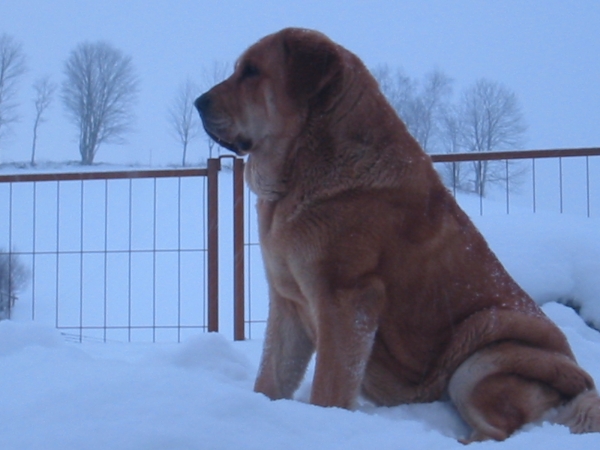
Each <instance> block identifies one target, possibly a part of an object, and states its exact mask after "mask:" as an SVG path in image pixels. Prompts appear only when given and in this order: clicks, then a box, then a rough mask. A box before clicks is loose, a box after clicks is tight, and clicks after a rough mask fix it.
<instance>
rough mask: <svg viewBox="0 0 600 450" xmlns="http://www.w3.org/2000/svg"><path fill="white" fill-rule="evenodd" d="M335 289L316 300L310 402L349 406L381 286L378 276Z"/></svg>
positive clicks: (364, 357) (371, 333) (366, 351)
mask: <svg viewBox="0 0 600 450" xmlns="http://www.w3.org/2000/svg"><path fill="white" fill-rule="evenodd" d="M360 284H361V285H362V287H357V288H353V289H339V290H337V291H336V292H334V293H333V295H332V296H323V297H322V298H320V299H319V301H318V305H319V306H318V318H317V321H318V336H317V359H316V367H315V376H314V381H313V386H312V393H311V403H312V404H315V405H320V406H336V407H340V408H347V409H351V408H352V407H353V406H354V402H355V400H356V397H357V396H358V393H359V391H360V386H361V384H362V380H363V376H364V372H365V367H366V364H367V361H368V359H369V356H370V354H371V348H372V346H373V340H374V337H375V332H376V331H377V325H378V321H379V315H380V313H381V310H382V307H383V304H384V295H385V293H384V287H383V283H381V282H380V281H379V280H377V279H375V280H369V281H368V282H367V283H360Z"/></svg>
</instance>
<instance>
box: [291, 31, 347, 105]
mask: <svg viewBox="0 0 600 450" xmlns="http://www.w3.org/2000/svg"><path fill="white" fill-rule="evenodd" d="M282 35H283V49H284V54H285V61H286V62H285V64H286V72H287V74H286V77H287V91H288V94H289V95H290V97H291V98H293V99H294V100H296V101H298V102H300V103H307V104H308V105H309V106H311V107H316V106H319V105H322V106H324V105H326V104H327V102H328V100H330V99H331V98H332V97H333V96H334V95H335V94H336V93H337V91H338V90H339V86H340V85H341V82H342V72H343V70H342V69H343V66H342V64H343V62H342V55H341V52H340V49H339V47H338V46H337V45H336V44H335V43H333V42H332V41H330V40H329V39H328V38H327V37H326V36H324V35H322V34H321V33H318V32H316V31H311V30H302V29H297V28H288V29H285V30H283V31H282Z"/></svg>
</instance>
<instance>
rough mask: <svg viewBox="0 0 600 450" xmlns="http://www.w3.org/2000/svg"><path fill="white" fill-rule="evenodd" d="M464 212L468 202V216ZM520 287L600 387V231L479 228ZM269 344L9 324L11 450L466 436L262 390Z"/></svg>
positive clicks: (526, 222)
mask: <svg viewBox="0 0 600 450" xmlns="http://www.w3.org/2000/svg"><path fill="white" fill-rule="evenodd" d="M465 206H466V207H467V209H468V204H467V205H465ZM475 220H476V223H477V225H478V226H479V227H480V229H481V230H482V232H483V233H484V234H485V236H486V237H487V238H488V240H489V242H490V244H491V245H492V247H493V248H494V250H495V251H496V253H497V254H498V255H499V257H500V258H501V259H502V261H503V262H504V264H505V265H506V267H507V268H508V269H509V271H510V272H511V273H512V274H513V275H514V276H515V278H516V279H517V280H518V281H519V282H520V283H521V284H522V285H523V286H524V287H525V288H526V289H527V290H528V291H529V292H530V293H531V294H532V295H533V296H534V297H535V298H536V300H537V301H539V302H540V303H545V305H544V310H545V311H546V313H547V314H548V315H549V316H550V317H551V318H552V319H553V320H555V321H556V322H557V323H558V325H559V326H560V327H561V328H562V329H563V331H564V332H565V333H566V334H567V336H568V338H569V341H570V342H571V345H572V346H573V349H574V351H575V353H576V355H577V358H578V360H579V362H580V364H581V365H582V366H583V367H584V368H585V369H587V370H588V371H589V372H590V373H591V374H592V376H593V377H594V378H595V379H596V380H598V381H600V333H599V332H598V331H595V330H594V329H592V328H590V327H588V326H587V325H586V324H585V323H584V321H583V320H582V319H581V318H580V316H578V315H577V314H576V313H575V312H574V311H573V310H572V309H571V308H568V307H566V306H563V305H561V304H558V303H556V302H555V301H554V300H561V301H569V302H571V303H573V304H576V305H577V306H578V307H580V308H581V312H582V314H583V316H584V317H585V319H586V321H588V322H591V323H594V324H595V325H596V326H598V325H600V277H598V274H599V273H600V256H599V255H600V221H599V220H598V219H588V218H575V217H569V216H564V215H562V216H561V215H558V214H537V215H533V214H524V215H519V214H514V215H510V216H506V215H490V216H484V217H475ZM260 352H261V340H260V339H255V340H251V341H246V342H235V343H234V342H231V341H230V340H229V339H228V338H226V337H224V336H223V335H219V334H198V335H195V336H193V337H192V338H189V339H188V340H186V341H184V342H183V343H182V344H121V343H114V342H113V343H106V344H102V343H94V342H84V343H83V344H75V343H70V342H65V339H64V338H63V337H62V336H61V335H60V333H59V332H58V331H56V330H54V329H53V328H51V327H48V326H45V325H39V324H34V323H30V322H1V323H0V383H1V385H2V388H3V389H2V393H3V395H2V401H1V402H0V445H1V448H2V449H44V450H53V449H60V450H64V449H103V450H104V449H107V448H110V449H113V450H117V449H132V450H133V449H157V450H158V449H161V450H163V449H282V448H285V449H306V448H311V449H337V448H340V449H342V448H343V449H372V448H381V449H388V448H389V449H421V448H422V449H428V450H431V449H447V448H462V445H461V444H459V443H458V442H457V441H456V439H457V438H460V437H464V436H466V435H467V433H468V429H467V427H466V426H465V425H464V424H463V423H462V422H461V420H460V419H459V417H458V415H457V414H456V412H455V411H454V409H453V408H452V406H451V405H450V404H448V403H443V402H437V403H433V404H423V405H405V406H399V407H395V408H378V407H374V406H373V405H370V404H368V403H361V404H360V405H359V407H358V410H356V411H352V412H350V411H345V410H340V409H325V408H320V407H315V406H311V405H309V404H307V399H308V396H309V391H310V380H311V373H310V370H311V369H309V373H308V374H307V377H306V379H305V381H304V383H303V385H302V386H301V388H300V389H299V391H298V393H297V398H296V399H295V400H293V401H276V402H272V401H269V400H267V399H266V398H265V397H263V396H261V395H258V394H255V393H253V392H252V385H253V379H254V376H255V373H256V369H257V365H258V360H259V357H260ZM472 446H473V447H476V448H492V447H493V448H502V449H523V448H530V449H537V448H539V449H544V450H550V449H561V450H563V449H565V448H568V449H590V448H598V447H599V446H600V434H590V435H582V436H574V435H571V434H569V432H568V430H567V429H566V428H564V427H561V426H558V425H551V424H548V423H542V424H536V425H530V426H527V427H526V428H525V429H524V430H522V431H520V432H518V433H517V434H516V435H514V436H513V437H511V438H510V439H508V440H507V441H505V442H503V443H493V442H487V443H481V444H472Z"/></svg>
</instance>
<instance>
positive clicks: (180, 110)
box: [168, 78, 202, 166]
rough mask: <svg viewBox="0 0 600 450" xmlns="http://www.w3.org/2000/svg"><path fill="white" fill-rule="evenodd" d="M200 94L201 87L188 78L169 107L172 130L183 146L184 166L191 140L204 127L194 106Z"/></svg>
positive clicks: (182, 163)
mask: <svg viewBox="0 0 600 450" xmlns="http://www.w3.org/2000/svg"><path fill="white" fill-rule="evenodd" d="M199 94H200V88H199V87H198V86H197V85H196V84H195V83H194V82H192V81H191V80H190V79H189V78H188V79H187V80H186V81H185V82H184V83H183V84H181V85H180V87H179V90H178V92H177V95H176V96H175V98H174V99H173V102H172V103H171V107H170V108H169V114H168V120H169V124H170V125H171V131H172V132H173V134H174V135H175V137H176V138H177V140H179V142H180V143H181V145H182V146H183V157H182V160H181V165H182V166H185V158H186V155H187V150H188V145H189V143H190V141H191V140H193V139H194V138H195V137H197V136H198V133H199V132H200V130H201V129H202V128H201V126H200V120H199V118H198V116H197V114H196V110H195V108H194V100H195V99H196V97H198V95H199Z"/></svg>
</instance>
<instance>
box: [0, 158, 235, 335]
mask: <svg viewBox="0 0 600 450" xmlns="http://www.w3.org/2000/svg"><path fill="white" fill-rule="evenodd" d="M227 158H232V157H229V156H221V157H220V158H210V159H208V160H207V166H206V168H181V169H153V170H117V171H97V172H54V173H25V174H11V175H0V183H21V182H33V183H35V182H44V181H56V182H61V181H86V180H117V179H143V178H155V179H156V178H177V177H179V178H181V177H206V180H207V192H206V197H207V198H206V205H207V206H206V209H207V222H208V223H207V225H208V226H207V248H206V252H207V322H206V329H207V331H209V332H217V331H219V171H220V170H221V169H222V160H223V159H227ZM232 159H233V173H234V177H233V178H234V205H233V210H234V239H235V248H236V249H241V251H236V253H235V255H234V297H235V300H234V301H235V310H234V311H235V315H236V318H237V319H236V320H234V323H236V324H239V323H240V321H241V328H239V325H238V328H236V329H235V339H238V340H242V339H244V329H243V325H244V322H243V318H244V313H245V312H244V302H243V299H244V254H243V248H244V246H243V239H244V222H243V218H244V202H243V168H244V163H243V160H241V159H239V158H232ZM239 199H242V200H241V201H240V200H239ZM67 328H68V327H67ZM84 328H85V327H84Z"/></svg>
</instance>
